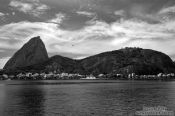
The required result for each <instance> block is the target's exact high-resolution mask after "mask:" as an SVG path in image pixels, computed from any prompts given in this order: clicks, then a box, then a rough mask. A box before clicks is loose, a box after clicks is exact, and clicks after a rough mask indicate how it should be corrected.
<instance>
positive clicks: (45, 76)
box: [0, 72, 175, 80]
mask: <svg viewBox="0 0 175 116" xmlns="http://www.w3.org/2000/svg"><path fill="white" fill-rule="evenodd" d="M71 79H72V80H73V79H76V80H78V79H83V80H85V79H89V80H95V79H114V80H121V79H122V80H123V79H125V80H169V79H175V74H174V73H170V74H163V73H159V74H158V75H136V74H135V73H132V74H127V75H123V74H99V75H97V76H94V75H93V74H91V75H80V74H69V73H60V74H58V73H53V72H50V73H19V74H17V75H7V74H2V75H0V80H71Z"/></svg>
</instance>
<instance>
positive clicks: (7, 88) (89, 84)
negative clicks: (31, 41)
mask: <svg viewBox="0 0 175 116" xmlns="http://www.w3.org/2000/svg"><path fill="white" fill-rule="evenodd" d="M143 106H147V107H154V106H165V107H167V108H168V109H169V110H171V111H173V110H174V109H175V82H156V81H155V82H154V81H153V82H151V81H100V80H97V81H95V80H93V81H86V80H83V81H82V80H81V81H80V80H78V81H74V80H71V81H68V80H67V81H37V82H34V81H31V82H29V81H26V82H25V81H10V82H1V84H0V114H2V116H55V115H60V116H92V115H94V116H109V115H110V116H120V115H121V116H127V115H131V116H132V115H134V113H135V112H136V111H138V110H142V108H143Z"/></svg>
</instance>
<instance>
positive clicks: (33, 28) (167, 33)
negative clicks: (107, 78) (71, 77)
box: [0, 0, 175, 68]
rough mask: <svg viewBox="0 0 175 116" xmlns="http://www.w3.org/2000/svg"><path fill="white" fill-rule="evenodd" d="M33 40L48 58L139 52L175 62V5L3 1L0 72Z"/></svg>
mask: <svg viewBox="0 0 175 116" xmlns="http://www.w3.org/2000/svg"><path fill="white" fill-rule="evenodd" d="M35 36H40V37H41V39H42V40H43V42H44V43H45V45H46V49H47V51H48V54H49V56H50V57H51V56H53V55H62V56H66V57H70V58H74V59H81V58H85V57H88V56H91V55H94V54H98V53H101V52H106V51H112V50H117V49H120V48H124V47H141V48H145V49H153V50H157V51H161V52H163V53H166V54H167V55H169V56H170V57H171V58H172V59H173V60H175V51H174V49H173V48H175V38H174V37H175V0H0V68H2V67H3V66H4V64H5V63H6V62H7V61H8V59H9V58H10V57H11V56H12V55H13V54H14V53H15V52H16V51H17V50H19V49H20V48H21V47H22V46H23V45H24V43H26V42H27V41H28V40H29V39H30V38H32V37H35Z"/></svg>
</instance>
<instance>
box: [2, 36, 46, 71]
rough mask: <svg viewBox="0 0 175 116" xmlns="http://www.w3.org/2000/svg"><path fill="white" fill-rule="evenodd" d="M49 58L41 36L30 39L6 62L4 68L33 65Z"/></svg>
mask: <svg viewBox="0 0 175 116" xmlns="http://www.w3.org/2000/svg"><path fill="white" fill-rule="evenodd" d="M46 60H48V54H47V51H46V48H45V45H44V43H43V42H42V40H41V39H40V37H39V36H38V37H34V38H32V39H31V40H29V41H28V42H27V43H26V44H25V45H24V46H23V47H22V48H21V49H20V50H19V51H17V52H16V53H15V54H14V55H13V57H12V58H11V59H10V60H9V61H8V62H7V63H6V64H5V66H4V69H16V68H19V67H26V66H31V65H34V64H38V63H41V62H44V61H46Z"/></svg>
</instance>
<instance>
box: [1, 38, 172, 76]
mask: <svg viewBox="0 0 175 116" xmlns="http://www.w3.org/2000/svg"><path fill="white" fill-rule="evenodd" d="M4 69H18V71H26V72H28V71H31V70H32V71H36V72H42V71H43V72H50V71H57V72H60V73H62V72H67V73H80V74H101V73H122V74H127V73H136V74H145V75H147V74H158V73H175V64H174V62H173V61H172V60H171V58H170V57H169V56H168V55H166V54H164V53H161V52H158V51H154V50H150V49H141V48H125V49H120V50H115V51H111V52H105V53H101V54H98V55H94V56H91V57H88V58H85V59H82V60H73V59H70V58H66V57H62V56H59V55H56V56H53V57H51V58H48V55H47V51H46V49H45V46H44V43H43V42H42V41H41V39H40V37H35V38H32V39H31V40H30V41H29V42H28V43H26V44H25V45H24V46H23V47H22V48H21V49H20V50H19V51H18V52H17V53H15V55H14V56H13V57H12V58H11V59H10V60H9V61H8V62H7V64H6V65H5V67H4Z"/></svg>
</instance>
